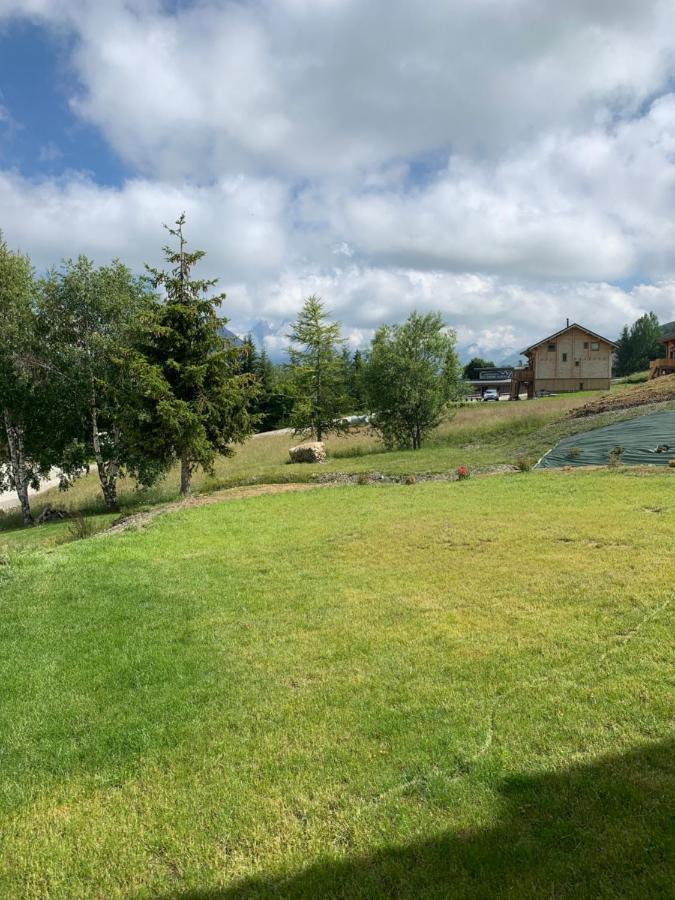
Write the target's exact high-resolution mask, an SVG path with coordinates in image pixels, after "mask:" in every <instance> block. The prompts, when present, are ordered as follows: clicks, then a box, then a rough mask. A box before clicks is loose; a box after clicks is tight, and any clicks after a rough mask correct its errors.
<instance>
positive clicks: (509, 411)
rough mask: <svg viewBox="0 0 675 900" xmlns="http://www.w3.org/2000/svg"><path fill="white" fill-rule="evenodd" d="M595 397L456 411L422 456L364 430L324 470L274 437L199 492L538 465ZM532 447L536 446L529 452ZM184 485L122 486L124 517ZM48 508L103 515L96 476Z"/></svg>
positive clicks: (332, 441) (9, 517) (255, 443)
mask: <svg viewBox="0 0 675 900" xmlns="http://www.w3.org/2000/svg"><path fill="white" fill-rule="evenodd" d="M589 396H597V395H591V394H589V393H588V392H586V393H577V394H565V395H561V396H558V397H548V398H544V399H540V400H532V401H528V402H525V401H523V402H520V403H476V404H471V405H468V406H465V407H462V408H460V409H458V410H457V411H456V412H454V413H453V414H452V415H451V416H450V417H449V418H448V419H447V420H446V421H445V422H444V423H443V424H442V425H441V426H440V428H438V429H437V431H436V432H435V433H434V434H432V435H431V436H430V438H429V440H428V441H427V443H426V445H425V446H424V447H423V448H422V450H420V451H415V452H413V451H388V452H385V448H384V446H383V445H382V443H381V442H380V441H379V440H378V439H377V437H376V436H375V435H374V434H373V433H371V432H370V431H369V430H368V429H363V428H362V429H357V430H354V431H352V432H351V433H350V434H349V435H348V436H346V437H343V436H341V437H334V436H331V437H328V439H327V441H326V448H327V452H328V455H329V459H328V461H327V462H326V464H325V465H322V466H321V467H317V466H312V465H307V464H305V465H293V466H292V465H289V464H288V449H289V447H291V446H293V445H294V444H297V443H298V442H299V441H300V440H301V438H299V437H294V436H293V435H271V436H261V437H257V438H252V439H251V440H249V441H247V442H246V443H245V444H244V445H243V446H239V447H237V448H236V450H235V453H234V455H233V456H232V457H229V458H221V459H218V460H217V461H216V466H215V472H214V474H213V475H208V474H205V473H203V472H197V473H196V475H195V477H194V481H193V483H194V489H195V491H197V492H207V493H208V492H210V491H213V490H216V489H219V488H227V487H233V486H236V485H239V484H248V483H275V482H286V481H310V480H312V479H314V478H316V476H317V474H319V475H329V474H331V473H332V474H335V473H347V474H359V473H362V472H363V473H372V472H379V473H382V474H385V475H407V474H422V473H429V474H437V473H443V472H448V471H452V470H454V469H456V468H457V467H458V466H460V465H467V466H469V467H470V468H471V469H476V468H481V467H487V466H492V465H499V464H512V463H514V462H515V460H516V458H517V457H518V456H519V455H521V454H522V453H524V452H526V453H528V454H529V455H531V456H533V457H534V461H536V459H538V458H539V457H540V456H541V455H542V454H543V453H544V452H545V451H546V450H548V449H549V448H550V446H551V444H550V441H551V440H552V439H553V438H552V436H551V435H550V434H549V433H548V431H547V430H546V429H547V427H548V426H550V425H551V424H552V423H555V422H557V421H558V420H559V419H560V417H561V416H563V415H564V414H565V413H566V412H568V411H569V410H570V409H573V408H574V407H575V406H578V405H580V404H581V403H582V402H584V401H585V400H587V399H588V398H589ZM577 427H580V426H577ZM583 427H584V428H585V427H587V425H584V426H583ZM542 429H543V430H542ZM533 435H534V440H533V439H532V436H533ZM556 440H557V439H556ZM528 442H529V444H531V445H532V446H529V444H528V446H523V444H524V443H526V444H527V443H528ZM554 442H555V441H554ZM178 487H179V473H178V471H177V470H174V471H172V472H171V473H169V475H168V476H167V477H166V478H165V479H164V480H163V481H162V482H160V483H159V484H158V485H156V486H155V487H153V488H151V489H148V490H138V489H137V487H136V485H135V483H134V482H133V480H131V479H126V480H122V481H121V482H120V500H121V505H122V511H123V512H133V511H134V510H136V509H138V508H139V507H143V506H153V505H156V504H158V503H163V502H167V501H170V500H174V499H176V498H177V496H178ZM48 503H49V504H52V505H55V506H60V507H63V508H65V509H67V510H69V511H74V510H79V511H82V512H84V513H85V514H87V515H92V516H94V515H96V516H98V515H101V514H102V513H103V512H104V507H103V501H102V498H101V489H100V485H99V483H98V478H97V476H96V474H95V472H92V473H91V474H90V475H88V476H87V477H84V478H81V479H79V480H78V481H76V482H75V483H74V484H73V486H72V487H71V488H70V490H68V491H67V492H65V493H64V492H61V491H59V490H58V489H56V488H54V489H53V490H51V491H48V492H45V494H43V495H41V496H40V497H39V498H35V499H34V500H33V507H34V509H35V511H36V513H39V512H40V511H41V509H43V508H44V506H45V505H46V504H48ZM18 528H20V515H19V513H18V512H17V511H13V512H10V513H4V514H0V549H2V545H3V544H7V543H11V542H12V540H13V538H12V537H10V536H9V535H10V534H11V533H12V532H15V531H16V529H18ZM64 529H65V526H62V527H61V528H58V527H57V528H54V529H52V532H51V534H52V535H53V536H54V537H55V539H57V537H58V535H59V534H60V533H61V532H62V531H64ZM22 540H24V541H26V540H32V541H33V542H40V540H41V535H38V534H34V535H33V538H32V539H28V538H23V539H22Z"/></svg>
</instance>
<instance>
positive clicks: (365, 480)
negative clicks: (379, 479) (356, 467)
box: [356, 472, 370, 484]
mask: <svg viewBox="0 0 675 900" xmlns="http://www.w3.org/2000/svg"><path fill="white" fill-rule="evenodd" d="M369 482H370V477H369V476H368V475H366V473H365V472H361V474H360V475H358V476H357V478H356V483H357V484H369Z"/></svg>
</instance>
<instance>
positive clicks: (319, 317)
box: [288, 295, 349, 441]
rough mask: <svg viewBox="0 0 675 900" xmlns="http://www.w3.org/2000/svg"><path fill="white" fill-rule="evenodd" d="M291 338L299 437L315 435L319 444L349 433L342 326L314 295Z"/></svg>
mask: <svg viewBox="0 0 675 900" xmlns="http://www.w3.org/2000/svg"><path fill="white" fill-rule="evenodd" d="M288 337H289V339H290V340H291V346H290V348H289V351H288V354H289V357H290V375H291V383H292V388H293V395H294V403H293V410H292V412H291V424H292V426H293V428H294V429H295V430H296V432H298V433H300V432H303V431H306V432H311V433H312V434H313V435H314V436H315V437H316V440H317V441H320V440H322V439H323V437H324V435H326V434H327V433H329V432H331V431H333V432H340V431H346V430H347V427H348V426H347V424H346V423H345V422H344V421H343V420H342V416H343V415H344V413H345V411H346V410H347V408H348V406H349V397H348V396H347V392H346V384H345V377H346V376H345V366H344V359H343V356H342V348H343V346H344V341H343V339H342V338H341V336H340V324H339V322H330V321H329V319H328V313H327V311H326V308H325V306H324V304H323V303H322V301H321V300H320V298H319V297H316V296H314V295H312V296H311V297H308V298H307V300H306V301H305V303H304V306H303V307H302V309H301V311H300V313H299V315H298V318H297V320H296V322H295V323H294V325H293V327H292V330H291V333H290V334H289V336H288Z"/></svg>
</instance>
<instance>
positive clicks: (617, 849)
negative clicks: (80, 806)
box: [170, 741, 675, 900]
mask: <svg viewBox="0 0 675 900" xmlns="http://www.w3.org/2000/svg"><path fill="white" fill-rule="evenodd" d="M674 751H675V742H673V741H664V742H662V743H658V744H654V745H649V746H645V747H640V748H639V749H636V750H634V751H632V752H630V753H626V754H625V755H621V756H611V757H604V758H603V759H601V760H599V761H598V762H597V763H596V764H593V765H578V766H573V767H571V768H569V769H567V770H565V771H562V772H556V773H550V774H543V775H539V776H534V777H530V776H528V777H522V778H511V779H509V780H507V781H506V782H505V783H504V785H503V788H502V790H503V795H504V801H505V808H504V815H503V817H502V820H501V821H500V822H499V823H498V824H497V825H496V826H495V827H492V828H489V829H486V830H478V831H474V832H460V833H456V832H447V833H445V834H440V835H438V836H436V837H434V838H431V839H429V840H425V841H420V842H419V843H411V844H404V845H402V846H392V847H387V848H385V849H380V850H376V851H375V852H373V853H372V854H369V855H365V856H359V857H354V858H351V859H349V858H348V859H346V860H339V861H338V860H335V861H331V860H324V861H322V862H317V863H315V864H313V865H311V866H309V867H308V868H306V869H304V870H303V871H301V872H299V873H297V874H294V875H290V876H288V877H265V876H264V875H261V876H257V877H253V878H250V879H246V880H243V881H241V882H238V883H235V884H234V885H232V886H230V887H228V888H222V889H210V890H209V889H207V890H196V891H188V892H183V893H180V892H177V893H173V894H171V895H170V896H171V897H174V898H181V900H252V898H272V897H275V898H282V897H283V898H338V897H339V898H385V897H386V898H411V900H412V898H454V897H466V898H493V897H495V898H496V897H499V898H501V897H511V898H521V897H532V898H534V897H536V898H540V897H541V898H551V897H555V898H561V897H565V898H579V897H589V898H590V897H592V898H599V897H630V898H641V900H643V898H649V897H659V898H660V897H667V896H673V894H672V893H671V891H672V888H673V884H674V883H675V881H674V880H673V878H674V876H675V858H674V855H673V850H674V849H675V847H674V842H673V836H674V835H673V829H672V827H671V828H670V830H669V829H668V823H669V814H670V816H671V818H670V824H671V826H672V824H673V820H672V811H673V803H672V801H673V788H674V783H673V782H674V779H673V753H674Z"/></svg>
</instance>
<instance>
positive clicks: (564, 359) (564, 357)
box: [562, 353, 567, 362]
mask: <svg viewBox="0 0 675 900" xmlns="http://www.w3.org/2000/svg"><path fill="white" fill-rule="evenodd" d="M562 361H563V362H567V354H566V353H563V355H562Z"/></svg>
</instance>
